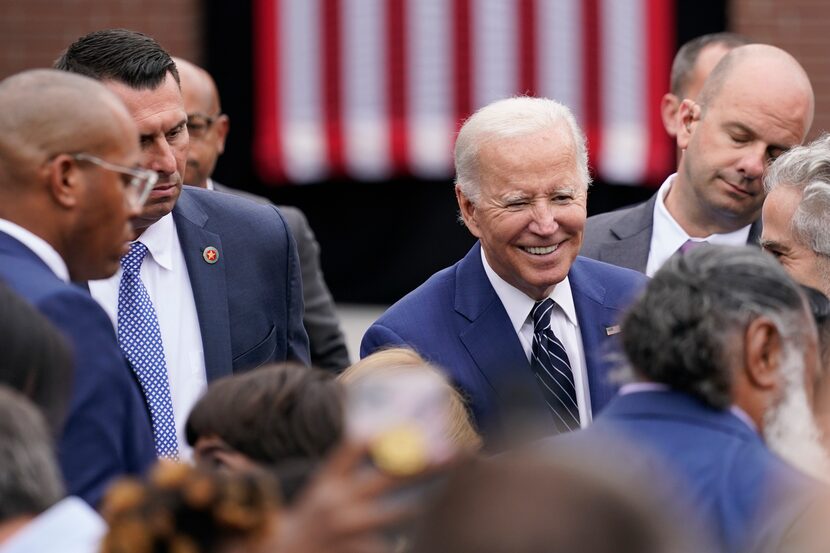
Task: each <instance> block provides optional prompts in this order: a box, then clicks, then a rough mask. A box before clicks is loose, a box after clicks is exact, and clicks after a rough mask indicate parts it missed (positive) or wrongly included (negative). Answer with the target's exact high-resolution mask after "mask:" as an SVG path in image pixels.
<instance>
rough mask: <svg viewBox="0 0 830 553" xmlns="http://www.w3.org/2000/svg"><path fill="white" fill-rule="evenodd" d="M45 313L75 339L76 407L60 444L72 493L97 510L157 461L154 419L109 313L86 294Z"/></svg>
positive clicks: (53, 303)
mask: <svg viewBox="0 0 830 553" xmlns="http://www.w3.org/2000/svg"><path fill="white" fill-rule="evenodd" d="M39 307H40V309H41V311H42V312H43V313H44V314H45V315H46V316H47V317H48V318H49V319H50V320H51V321H52V322H53V323H55V325H56V326H57V327H58V328H60V330H61V331H63V333H64V334H65V335H66V336H67V337H68V338H69V339H70V341H71V343H72V345H73V348H74V354H75V373H74V379H73V393H72V401H71V403H70V408H69V414H68V417H67V420H66V423H65V425H64V428H63V432H62V434H61V437H60V439H59V443H58V460H59V462H60V466H61V469H62V471H63V475H64V479H65V480H66V485H67V492H68V493H69V494H71V495H77V496H79V497H81V498H82V499H84V500H85V501H86V502H87V503H89V504H90V505H92V506H96V505H97V504H98V502H99V501H100V499H101V497H102V496H103V494H104V492H105V490H106V488H107V486H108V485H109V484H110V483H111V481H112V480H113V479H115V478H118V477H120V476H123V475H126V474H140V473H142V472H144V470H145V469H146V468H147V467H148V466H149V465H150V464H151V463H153V462H154V461H155V448H154V445H153V436H152V430H151V426H150V420H149V415H148V412H147V408H146V407H145V403H144V400H143V398H142V396H141V393H140V391H139V389H138V385H137V383H136V381H135V379H134V377H133V376H132V374H131V372H130V369H129V367H128V366H127V364H126V361H125V360H124V358H123V356H122V354H121V350H120V349H119V348H118V345H117V343H116V338H115V331H114V329H113V327H112V323H111V322H110V320H109V318H108V317H107V315H106V314H105V313H104V311H103V309H101V308H100V306H98V304H96V303H95V301H94V300H93V299H92V298H91V297H89V296H88V295H86V294H85V293H84V292H83V291H81V290H78V291H77V292H71V293H61V294H59V295H57V296H52V297H49V298H46V299H45V300H44V301H43V302H41V304H40V305H39Z"/></svg>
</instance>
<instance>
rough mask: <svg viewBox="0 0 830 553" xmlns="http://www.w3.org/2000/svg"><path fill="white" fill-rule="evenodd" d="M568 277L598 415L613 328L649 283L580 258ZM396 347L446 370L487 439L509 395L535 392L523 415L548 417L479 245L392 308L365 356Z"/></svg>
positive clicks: (366, 340) (606, 391) (608, 391)
mask: <svg viewBox="0 0 830 553" xmlns="http://www.w3.org/2000/svg"><path fill="white" fill-rule="evenodd" d="M568 279H569V281H570V284H571V290H572V293H573V299H574V307H575V308H576V315H577V319H578V321H579V328H580V331H581V332H582V343H583V347H584V350H585V362H586V368H587V374H588V387H589V390H590V396H591V407H592V410H593V411H595V412H596V411H599V410H600V409H602V408H603V407H604V406H605V404H606V403H607V402H608V401H609V400H610V399H611V398H612V397H613V396H614V394H615V393H616V391H617V385H616V384H614V383H613V382H611V381H610V379H609V378H608V373H609V371H610V370H611V369H612V368H613V361H612V360H611V359H609V358H608V357H607V355H606V354H607V353H609V351H608V350H609V348H610V347H611V342H613V338H612V337H609V336H608V331H607V329H608V328H609V327H612V326H614V325H617V324H618V323H619V317H620V314H621V312H622V310H623V309H624V308H625V307H627V306H628V304H629V303H630V302H631V301H632V300H633V298H634V297H635V295H636V294H637V293H638V292H639V290H640V289H641V288H642V287H643V286H644V285H645V283H646V277H644V276H643V275H642V274H640V273H637V272H635V271H630V270H628V269H621V268H619V267H614V266H611V265H607V264H605V263H601V262H598V261H593V260H591V259H585V258H582V257H577V259H576V261H575V262H574V264H573V266H572V267H571V270H570V272H569V273H568ZM390 345H408V346H410V347H412V348H413V349H415V350H416V351H418V352H419V353H420V354H421V355H422V356H424V357H425V358H426V359H427V360H429V361H431V362H433V363H435V364H437V365H438V366H440V367H442V368H443V369H445V370H446V371H447V373H448V375H449V376H450V378H451V379H452V381H453V383H454V384H455V385H456V386H457V387H458V388H459V389H460V390H461V391H462V393H463V394H464V395H465V396H466V397H467V399H468V401H469V402H470V407H471V409H472V412H473V416H474V418H475V421H476V424H477V426H478V427H479V429H480V430H482V431H484V432H485V433H487V432H488V430H489V429H490V428H492V427H494V426H495V425H497V424H498V420H499V410H500V409H499V406H500V405H502V404H504V403H505V402H506V403H509V402H510V401H511V398H509V397H504V396H506V395H508V394H509V393H510V391H512V390H515V389H521V390H532V391H533V393H532V394H531V395H530V397H528V398H525V399H526V400H529V401H531V402H534V403H535V405H524V406H523V408H524V409H525V410H527V411H530V412H534V411H535V412H536V413H537V414H540V415H544V416H549V411H548V407H547V406H546V405H545V403H544V398H543V397H542V394H541V391H540V390H539V388H538V384H536V382H535V379H534V376H533V373H532V371H531V370H530V364H529V363H528V360H527V356H526V355H525V352H524V349H522V345H521V343H520V342H519V338H518V336H517V335H516V332H515V330H514V329H513V326H512V324H511V323H510V318H509V317H508V315H507V311H505V309H504V306H503V305H502V303H501V301H500V300H499V297H498V295H497V294H496V291H495V290H494V289H493V286H492V285H491V284H490V281H489V280H488V278H487V274H486V273H485V272H484V265H483V264H482V262H481V246H480V244H479V243H476V245H474V246H473V248H472V249H471V250H470V251H469V252H468V253H467V255H466V256H464V258H463V259H462V260H461V261H459V262H458V263H456V264H455V265H453V266H451V267H448V268H447V269H444V270H442V271H439V272H438V273H436V274H434V275H433V276H432V277H430V278H429V280H427V281H426V282H425V283H424V284H422V285H421V286H420V287H418V288H417V289H415V290H414V291H413V292H410V293H409V294H408V295H406V296H405V297H404V298H403V299H401V300H400V301H398V302H397V303H396V304H395V305H393V306H392V307H390V308H389V310H388V311H386V313H384V314H383V316H381V317H380V318H379V319H378V320H377V321H376V322H375V323H374V324H373V325H372V326H371V327H370V328H369V330H368V331H367V332H366V335H365V336H364V337H363V342H362V344H361V348H360V354H361V356H362V357H363V356H366V355H368V354H369V353H372V352H373V351H375V350H377V349H378V348H381V347H383V346H390ZM507 384H515V386H512V385H509V386H508V385H507ZM500 395H501V396H502V397H500ZM552 426H553V425H551V430H552V431H553V427H552Z"/></svg>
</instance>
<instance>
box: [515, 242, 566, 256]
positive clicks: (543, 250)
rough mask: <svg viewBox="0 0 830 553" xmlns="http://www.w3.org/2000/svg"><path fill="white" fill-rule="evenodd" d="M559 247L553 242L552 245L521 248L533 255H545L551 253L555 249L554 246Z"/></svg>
mask: <svg viewBox="0 0 830 553" xmlns="http://www.w3.org/2000/svg"><path fill="white" fill-rule="evenodd" d="M558 247H559V244H554V245H553V246H543V247H523V248H522V249H523V250H524V251H526V252H527V253H532V254H533V255H545V254H549V253H553V252H555V251H556V248H558Z"/></svg>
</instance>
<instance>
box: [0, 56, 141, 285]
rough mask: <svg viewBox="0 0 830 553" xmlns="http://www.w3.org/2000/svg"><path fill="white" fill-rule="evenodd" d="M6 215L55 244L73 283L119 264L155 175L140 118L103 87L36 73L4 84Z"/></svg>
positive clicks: (1, 154)
mask: <svg viewBox="0 0 830 553" xmlns="http://www.w3.org/2000/svg"><path fill="white" fill-rule="evenodd" d="M0 105H2V106H4V108H3V109H2V110H0V219H5V220H7V221H10V222H12V223H14V224H16V225H18V226H20V227H23V228H24V229H26V230H28V231H29V232H31V233H32V234H35V235H36V236H38V237H39V238H41V239H43V240H44V241H46V242H47V243H48V244H49V245H50V246H51V247H52V248H53V249H54V250H55V251H56V252H57V253H58V255H60V257H61V259H62V260H63V262H64V263H65V264H66V268H67V270H68V272H69V277H70V278H71V279H72V280H77V281H83V280H89V279H98V278H105V277H109V276H111V275H112V274H114V273H115V272H116V270H118V267H119V260H120V258H121V255H123V254H125V253H127V251H128V245H127V243H128V241H129V240H130V237H131V236H132V232H133V229H132V226H131V224H130V220H131V219H132V218H133V217H135V216H136V215H138V213H139V211H140V210H141V206H142V204H143V202H144V198H145V197H146V192H147V190H148V189H149V187H151V186H152V184H153V182H154V181H153V175H149V174H148V173H146V172H141V171H138V170H136V164H137V163H138V161H139V154H140V152H139V147H138V138H137V133H136V127H135V124H134V123H133V121H132V118H131V117H130V114H129V113H128V112H127V110H126V109H125V108H124V105H123V104H122V103H121V102H120V101H119V99H118V98H117V97H116V95H114V94H113V93H112V92H110V91H108V90H107V89H106V88H105V87H104V86H101V84H100V83H97V82H95V81H94V80H92V79H89V78H87V77H82V76H80V75H70V74H68V73H64V72H61V71H55V70H51V69H33V70H30V71H24V72H22V73H18V74H16V75H12V76H11V77H8V78H6V79H4V80H3V81H2V82H0Z"/></svg>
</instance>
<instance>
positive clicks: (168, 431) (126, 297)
mask: <svg viewBox="0 0 830 553" xmlns="http://www.w3.org/2000/svg"><path fill="white" fill-rule="evenodd" d="M146 255H147V246H145V245H144V244H142V243H141V242H133V244H132V245H131V246H130V252H129V253H128V254H127V255H125V256H124V257H122V258H121V267H122V268H123V269H124V273H123V275H122V276H121V284H120V285H119V287H118V342H119V344H120V345H121V351H123V352H124V356H125V357H126V358H127V361H129V362H130V367H132V369H133V371H134V372H135V374H136V375H138V381H139V383H140V384H141V389H142V391H143V392H144V397H145V398H146V400H147V405H149V407H150V418H151V419H152V422H153V435H154V437H155V442H156V454H158V456H159V457H167V458H170V459H178V456H179V452H178V444H177V442H176V425H175V423H174V419H173V399H172V398H171V396H170V382H169V380H168V377H167V364H166V363H165V361H164V346H163V344H162V341H161V330H160V329H159V321H158V317H156V310H155V308H154V307H153V302H152V301H151V300H150V295H149V294H148V293H147V289H146V288H145V287H144V284H143V283H142V282H141V276H140V271H141V263H142V262H143V261H144V257H145V256H146Z"/></svg>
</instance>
